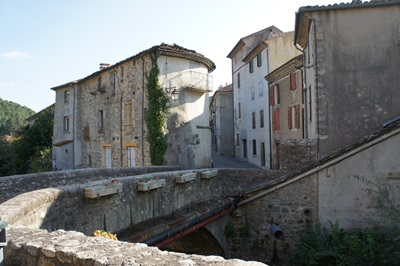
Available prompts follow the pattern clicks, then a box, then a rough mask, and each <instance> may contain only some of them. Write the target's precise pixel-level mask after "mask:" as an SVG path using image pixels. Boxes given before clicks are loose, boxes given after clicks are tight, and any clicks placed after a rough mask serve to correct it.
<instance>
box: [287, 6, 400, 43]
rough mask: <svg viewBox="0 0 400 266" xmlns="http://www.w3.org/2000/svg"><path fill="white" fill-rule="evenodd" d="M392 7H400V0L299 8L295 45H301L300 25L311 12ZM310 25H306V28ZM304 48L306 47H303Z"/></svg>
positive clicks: (296, 20)
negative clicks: (305, 15) (306, 14)
mask: <svg viewBox="0 0 400 266" xmlns="http://www.w3.org/2000/svg"><path fill="white" fill-rule="evenodd" d="M392 5H400V0H371V1H369V2H367V1H366V2H362V1H361V0H353V1H352V2H351V3H340V4H333V5H327V6H302V7H300V8H299V10H298V12H296V18H295V35H294V45H295V46H296V44H299V45H300V46H302V47H303V45H304V42H303V45H301V44H300V42H301V41H298V38H299V37H301V36H299V34H300V33H301V32H300V29H299V27H300V23H301V22H302V15H303V14H304V13H309V12H321V11H332V10H345V9H353V8H370V7H382V6H392ZM307 25H309V21H308V23H306V25H304V26H306V27H307ZM303 48H304V47H303Z"/></svg>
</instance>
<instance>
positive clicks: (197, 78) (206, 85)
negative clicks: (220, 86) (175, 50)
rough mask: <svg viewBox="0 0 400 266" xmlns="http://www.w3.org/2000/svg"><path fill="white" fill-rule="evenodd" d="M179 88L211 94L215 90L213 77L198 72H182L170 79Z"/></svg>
mask: <svg viewBox="0 0 400 266" xmlns="http://www.w3.org/2000/svg"><path fill="white" fill-rule="evenodd" d="M169 82H171V83H173V84H174V85H175V86H177V87H178V88H183V89H191V90H197V91H204V92H211V91H212V90H213V77H212V76H211V75H208V74H204V73H200V72H197V71H191V70H190V71H185V72H181V73H180V74H179V75H176V76H174V77H172V78H171V79H169Z"/></svg>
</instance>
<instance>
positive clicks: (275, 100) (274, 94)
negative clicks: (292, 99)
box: [269, 84, 281, 106]
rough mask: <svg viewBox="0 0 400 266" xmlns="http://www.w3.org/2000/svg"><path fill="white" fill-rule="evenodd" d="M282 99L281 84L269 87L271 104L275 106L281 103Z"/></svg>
mask: <svg viewBox="0 0 400 266" xmlns="http://www.w3.org/2000/svg"><path fill="white" fill-rule="evenodd" d="M280 101H281V100H280V90H279V84H275V85H271V86H270V87H269V105H270V106H275V105H277V104H280Z"/></svg>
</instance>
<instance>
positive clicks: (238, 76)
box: [237, 73, 240, 89]
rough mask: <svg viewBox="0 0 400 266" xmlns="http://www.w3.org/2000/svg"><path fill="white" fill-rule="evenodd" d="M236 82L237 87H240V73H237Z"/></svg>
mask: <svg viewBox="0 0 400 266" xmlns="http://www.w3.org/2000/svg"><path fill="white" fill-rule="evenodd" d="M237 84H238V89H240V73H237Z"/></svg>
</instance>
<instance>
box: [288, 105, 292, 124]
mask: <svg viewBox="0 0 400 266" xmlns="http://www.w3.org/2000/svg"><path fill="white" fill-rule="evenodd" d="M288 128H289V129H292V107H290V106H289V107H288Z"/></svg>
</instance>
